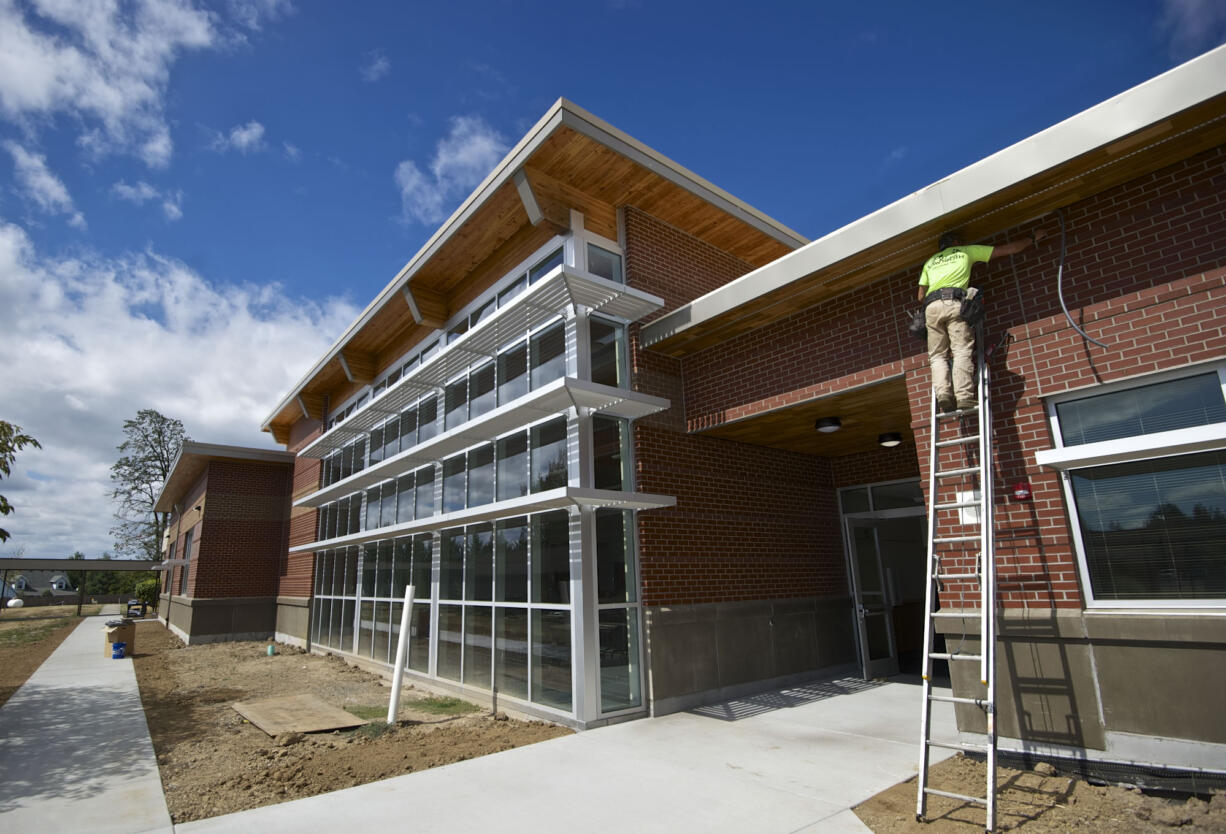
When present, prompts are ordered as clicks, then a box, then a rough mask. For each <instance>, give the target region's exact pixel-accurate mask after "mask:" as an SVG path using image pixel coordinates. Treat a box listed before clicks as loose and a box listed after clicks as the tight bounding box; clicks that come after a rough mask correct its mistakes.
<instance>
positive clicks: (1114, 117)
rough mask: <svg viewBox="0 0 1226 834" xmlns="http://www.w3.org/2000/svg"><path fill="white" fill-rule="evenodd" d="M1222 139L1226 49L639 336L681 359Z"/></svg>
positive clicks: (755, 274)
mask: <svg viewBox="0 0 1226 834" xmlns="http://www.w3.org/2000/svg"><path fill="white" fill-rule="evenodd" d="M1224 142H1226V46H1224V47H1219V48H1217V49H1215V50H1213V51H1211V52H1208V53H1206V54H1204V55H1202V56H1200V57H1199V58H1196V59H1194V60H1192V61H1189V62H1188V63H1186V64H1183V65H1181V66H1178V67H1176V68H1174V69H1172V70H1170V71H1168V72H1166V73H1164V74H1162V75H1160V76H1157V77H1156V78H1153V79H1151V80H1149V81H1146V82H1145V83H1143V84H1141V85H1139V86H1137V87H1134V88H1132V89H1130V90H1128V91H1126V92H1124V93H1121V94H1120V95H1118V96H1115V97H1114V98H1111V99H1108V100H1107V101H1105V102H1103V103H1101V104H1099V105H1096V106H1095V107H1092V108H1090V109H1089V110H1086V111H1084V112H1082V113H1079V114H1077V115H1076V116H1073V117H1071V118H1069V119H1066V120H1065V121H1063V122H1060V123H1059V124H1057V125H1055V126H1053V127H1051V128H1048V129H1047V130H1044V131H1042V132H1041V133H1038V134H1035V135H1034V136H1031V137H1030V138H1028V139H1025V140H1023V141H1021V142H1018V143H1017V144H1015V145H1012V146H1010V147H1008V148H1006V149H1004V150H1002V151H1000V152H998V153H996V154H993V155H992V156H989V157H987V158H986V159H984V160H982V161H980V162H977V163H975V164H974V165H971V166H969V167H967V168H964V169H962V170H961V171H958V172H957V173H955V174H952V175H951V176H949V177H946V178H945V179H943V180H940V181H939V182H936V183H934V184H932V185H930V186H928V187H926V188H924V189H921V190H919V191H917V192H915V193H913V194H910V195H908V196H906V197H904V198H902V199H901V200H898V201H897V202H895V203H892V204H890V205H888V206H886V207H885V208H882V209H880V210H879V211H877V212H874V213H873V214H870V215H868V216H867V217H864V218H862V219H860V220H857V221H855V222H854V223H851V224H849V225H847V226H844V227H843V228H841V229H839V230H837V231H835V232H832V233H831V234H828V235H826V236H825V237H822V238H821V239H819V240H816V241H814V242H813V243H810V244H808V245H807V246H805V247H803V248H801V249H798V250H797V251H795V252H792V253H790V254H788V255H785V256H783V257H781V258H779V259H778V260H777V261H774V262H772V263H770V264H767V265H765V266H762V267H760V268H758V269H756V270H754V271H752V272H750V273H748V274H746V275H743V276H741V277H740V278H738V279H737V280H735V281H732V282H730V283H728V284H726V285H725V286H723V287H721V288H719V289H718V290H715V291H713V292H711V293H708V294H707V295H704V296H702V297H701V298H698V299H696V300H694V301H693V302H691V303H689V304H687V305H685V306H684V307H680V308H678V309H677V310H674V311H673V312H671V313H670V314H668V315H666V316H662V317H660V318H659V319H657V320H655V321H653V322H652V323H651V324H649V325H647V326H646V327H644V328H643V332H642V340H643V344H644V345H646V346H648V347H650V348H652V349H653V350H656V351H660V352H663V353H667V354H670V355H673V356H684V355H686V354H689V353H693V352H696V351H699V350H703V349H704V348H707V347H709V346H711V345H713V344H717V343H719V342H722V341H726V340H728V339H730V338H733V337H735V336H738V335H740V334H743V333H746V332H748V331H750V330H754V329H757V328H759V327H761V326H763V325H764V324H768V323H770V322H772V321H775V320H778V319H781V318H783V317H785V316H788V315H791V314H792V313H795V312H798V311H799V310H802V309H805V308H808V307H811V306H813V305H815V304H818V303H821V302H823V301H826V300H828V299H830V298H833V297H835V296H837V295H841V294H843V293H846V292H848V291H850V290H854V289H856V288H858V287H862V286H865V285H867V284H869V283H872V282H874V281H876V280H880V279H881V278H884V277H886V276H888V275H891V274H893V273H895V272H897V271H899V270H901V269H905V268H909V267H911V266H918V265H919V263H920V262H922V260H923V259H924V258H925V257H927V256H928V255H929V254H931V252H932V251H933V249H934V247H935V241H936V239H937V238H938V237H939V236H940V233H941V232H942V231H943V230H945V229H947V228H955V227H956V228H960V229H962V230H963V232H964V234H965V236H966V238H967V239H968V240H983V239H987V238H990V237H992V236H994V235H997V234H1000V233H1002V232H1004V231H1006V230H1008V229H1012V228H1014V227H1017V226H1019V225H1021V224H1027V223H1030V222H1033V221H1035V220H1038V219H1039V218H1041V217H1043V216H1044V215H1047V214H1048V213H1050V212H1052V211H1053V210H1055V209H1057V208H1060V207H1062V206H1065V205H1069V204H1071V203H1074V202H1077V201H1079V200H1081V199H1084V198H1085V197H1087V196H1090V195H1092V194H1095V193H1098V192H1101V191H1103V190H1104V189H1107V188H1111V187H1113V186H1115V185H1119V184H1122V183H1124V182H1127V181H1129V180H1131V179H1134V178H1136V177H1138V176H1141V175H1143V174H1145V173H1149V172H1152V171H1155V170H1157V169H1159V168H1162V167H1165V166H1167V165H1170V164H1173V163H1175V162H1178V161H1180V160H1182V159H1186V158H1187V157H1189V156H1191V155H1193V154H1196V153H1199V152H1201V151H1203V150H1207V149H1209V148H1212V147H1215V146H1218V145H1221V144H1223V143H1224Z"/></svg>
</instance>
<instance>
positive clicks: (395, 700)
mask: <svg viewBox="0 0 1226 834" xmlns="http://www.w3.org/2000/svg"><path fill="white" fill-rule="evenodd" d="M412 610H413V586H412V585H406V586H405V589H404V608H403V610H402V611H401V612H400V638H399V639H398V640H397V641H396V668H395V671H394V672H393V673H392V696H391V698H390V699H389V700H388V702H387V723H388V724H391V723H392V722H394V721H395V720H396V709H397V708H398V707H399V706H400V684H401V683H403V681H404V661H405V658H406V657H407V656H408V653H409V623H410V622H411V618H410V616H409V614H410V612H411V611H412Z"/></svg>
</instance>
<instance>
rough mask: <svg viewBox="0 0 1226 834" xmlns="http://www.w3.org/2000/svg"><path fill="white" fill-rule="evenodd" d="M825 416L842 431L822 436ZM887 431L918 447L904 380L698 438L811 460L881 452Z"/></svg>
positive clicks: (806, 404) (730, 425) (788, 409)
mask: <svg viewBox="0 0 1226 834" xmlns="http://www.w3.org/2000/svg"><path fill="white" fill-rule="evenodd" d="M821 417H838V418H839V419H840V421H841V422H842V424H843V425H842V428H841V429H839V431H837V432H833V433H831V434H823V433H822V432H819V431H817V430H816V429H815V428H814V423H815V422H816V421H817V420H818V418H821ZM885 432H898V433H899V434H901V435H902V437H903V442H904V443H910V444H914V442H915V439H914V435H913V434H912V433H911V408H910V404H909V402H908V399H907V386H906V382H905V380H904V379H902V378H901V377H899V378H896V379H891V380H886V381H885V382H881V383H877V384H875V385H870V386H865V387H861V388H856V389H853V390H850V391H844V392H841V393H838V394H834V395H830V396H826V397H820V398H818V399H814V400H809V401H807V402H803V403H799V404H797V405H792V406H788V407H786V408H779V409H774V410H771V411H764V412H762V413H760V414H757V415H754V416H752V417H746V418H743V419H740V420H737V421H735V422H729V423H722V424H718V425H714V426H710V427H708V428H704V429H701V430H699V431H696V432H695V433H696V434H701V435H707V436H712V437H722V438H724V439H726V440H735V441H737V442H740V443H752V444H753V445H755V446H769V447H772V448H776V449H786V450H788V451H792V452H801V453H803V454H807V455H820V456H822V457H838V456H840V455H849V454H855V453H858V452H865V451H872V450H874V449H878V448H880V445H879V444H878V442H877V436H878V435H880V434H883V433H885Z"/></svg>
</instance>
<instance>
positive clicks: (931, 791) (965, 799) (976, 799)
mask: <svg viewBox="0 0 1226 834" xmlns="http://www.w3.org/2000/svg"><path fill="white" fill-rule="evenodd" d="M924 793H927V794H932V795H933V796H943V797H946V798H947V799H961V800H962V801H963V802H974V803H975V804H976V805H987V804H988V801H987V800H986V799H981V798H980V797H978V796H966V795H965V794H960V793H953V792H952V791H939V790H937V789H936V788H924Z"/></svg>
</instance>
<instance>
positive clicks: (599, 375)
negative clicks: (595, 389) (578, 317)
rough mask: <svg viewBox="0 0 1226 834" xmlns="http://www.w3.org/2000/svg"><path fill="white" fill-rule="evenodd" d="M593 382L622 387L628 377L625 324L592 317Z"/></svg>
mask: <svg viewBox="0 0 1226 834" xmlns="http://www.w3.org/2000/svg"><path fill="white" fill-rule="evenodd" d="M589 329H590V331H591V343H592V382H599V383H600V384H601V385H611V386H613V387H614V388H621V387H622V385H623V382H624V381H625V379H626V373H625V370H624V368H625V360H624V358H623V356H624V349H623V347H622V346H623V344H624V343H625V338H626V327H625V325H621V324H617V323H615V322H611V321H608V320H606V319H602V318H600V317H599V316H592V318H591V326H590V328H589Z"/></svg>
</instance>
